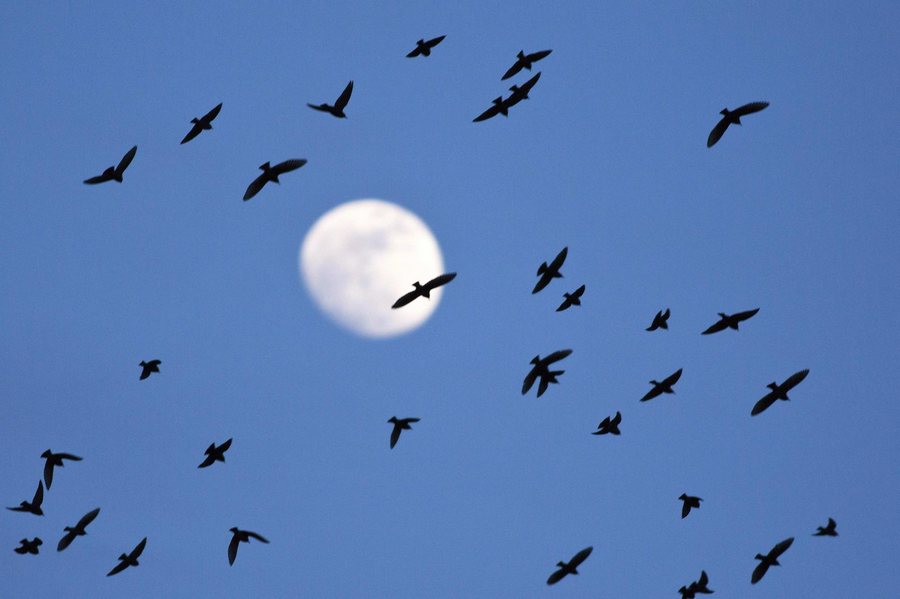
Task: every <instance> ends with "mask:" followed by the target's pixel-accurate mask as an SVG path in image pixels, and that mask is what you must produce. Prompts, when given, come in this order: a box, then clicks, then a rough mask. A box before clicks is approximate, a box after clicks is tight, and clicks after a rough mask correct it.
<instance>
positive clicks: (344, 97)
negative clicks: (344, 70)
mask: <svg viewBox="0 0 900 599" xmlns="http://www.w3.org/2000/svg"><path fill="white" fill-rule="evenodd" d="M352 93H353V82H352V81H351V82H350V83H348V84H347V87H345V88H344V91H342V92H341V95H340V96H339V97H338V99H337V100H335V102H334V107H335V108H337V109H338V110H344V108H346V106H347V102H349V101H350V95H351V94H352Z"/></svg>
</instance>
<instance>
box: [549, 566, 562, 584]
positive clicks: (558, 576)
mask: <svg viewBox="0 0 900 599" xmlns="http://www.w3.org/2000/svg"><path fill="white" fill-rule="evenodd" d="M565 577H566V571H565V570H564V569H562V568H560V569H559V570H557V571H556V572H554V573H553V574H551V575H550V578H548V579H547V584H550V585H553V584H556V583H557V582H559V581H560V580H562V579H563V578H565Z"/></svg>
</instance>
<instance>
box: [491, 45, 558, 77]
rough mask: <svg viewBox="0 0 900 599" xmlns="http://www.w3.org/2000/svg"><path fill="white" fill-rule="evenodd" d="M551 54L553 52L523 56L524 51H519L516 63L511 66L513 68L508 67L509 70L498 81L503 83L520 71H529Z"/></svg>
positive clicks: (547, 51)
mask: <svg viewBox="0 0 900 599" xmlns="http://www.w3.org/2000/svg"><path fill="white" fill-rule="evenodd" d="M551 52H553V50H541V51H540V52H532V53H531V54H525V51H524V50H519V53H518V54H516V62H515V63H514V64H513V66H511V67H509V70H507V71H506V73H504V74H503V77H501V78H500V81H505V80H507V79H509V78H510V77H513V76H515V75H516V74H518V72H519V71H521V70H522V69H528V70H529V71H530V70H531V66H532V65H533V64H534V63H536V62H537V61H539V60H541V59H543V58H547V57H548V56H550V53H551Z"/></svg>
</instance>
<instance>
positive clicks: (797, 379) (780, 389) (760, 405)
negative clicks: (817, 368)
mask: <svg viewBox="0 0 900 599" xmlns="http://www.w3.org/2000/svg"><path fill="white" fill-rule="evenodd" d="M808 374H809V368H807V369H805V370H801V371H799V372H795V373H794V374H792V375H791V376H789V377H788V378H787V380H785V381H784V382H783V383H781V384H780V385H779V384H778V383H776V382H775V381H772V382H771V383H769V384H768V385H766V386H767V387H768V388H769V389H771V391H769V392H768V393H766V394H765V395H764V396H763V398H762V399H760V400H759V401H758V402H756V405H755V406H753V409H752V410H751V411H750V415H751V416H756V415H757V414H761V413H763V412H765V411H766V409H767V408H768V407H769V406H771V405H772V404H773V403H775V400H777V399H780V400H782V401H788V400H789V399H790V397H788V391H790V390H791V389H793V388H794V387H796V386H797V385H799V384H800V383H801V382H803V379H805V378H806V375H808Z"/></svg>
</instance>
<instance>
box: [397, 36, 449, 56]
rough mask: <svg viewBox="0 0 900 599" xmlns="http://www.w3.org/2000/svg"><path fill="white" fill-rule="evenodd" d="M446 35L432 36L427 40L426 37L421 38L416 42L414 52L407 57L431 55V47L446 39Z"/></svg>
mask: <svg viewBox="0 0 900 599" xmlns="http://www.w3.org/2000/svg"><path fill="white" fill-rule="evenodd" d="M445 37H447V36H446V35H439V36H438V37H435V38H432V39H430V40H428V41H427V42H426V41H425V40H424V39H421V40H419V41H417V42H416V47H415V48H414V49H413V51H412V52H410V53H409V54H407V55H406V57H407V58H415V57H416V56H431V49H432V48H434V47H435V46H437V45H438V44H440V43H441V42H442V41H444V38H445Z"/></svg>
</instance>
